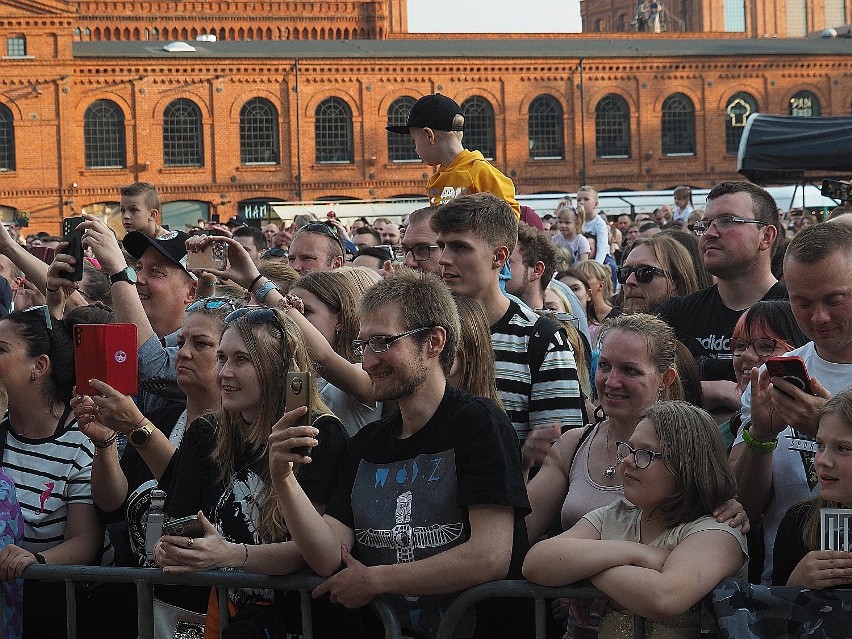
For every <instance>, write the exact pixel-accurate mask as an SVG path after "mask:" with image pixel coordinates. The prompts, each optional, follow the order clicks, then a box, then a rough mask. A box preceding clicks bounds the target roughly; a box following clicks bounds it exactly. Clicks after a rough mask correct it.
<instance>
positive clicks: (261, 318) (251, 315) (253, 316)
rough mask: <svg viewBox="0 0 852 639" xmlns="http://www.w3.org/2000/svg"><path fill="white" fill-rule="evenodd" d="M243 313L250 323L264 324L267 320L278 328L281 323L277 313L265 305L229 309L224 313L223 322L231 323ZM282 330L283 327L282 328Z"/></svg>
mask: <svg viewBox="0 0 852 639" xmlns="http://www.w3.org/2000/svg"><path fill="white" fill-rule="evenodd" d="M244 315H247V316H248V321H249V322H251V323H252V324H266V323H267V322H275V323H276V324H278V326H279V328H282V327H281V324H280V323H279V322H278V315H277V314H276V313H275V311H274V310H272V309H271V308H267V307H265V306H244V307H243V308H238V309H237V310H235V311H231V312H230V313H228V314H227V315H225V320H224V321H225V324H232V323H233V322H236V321H237V320H238V319H240V318H241V317H243V316H244ZM282 330H283V328H282Z"/></svg>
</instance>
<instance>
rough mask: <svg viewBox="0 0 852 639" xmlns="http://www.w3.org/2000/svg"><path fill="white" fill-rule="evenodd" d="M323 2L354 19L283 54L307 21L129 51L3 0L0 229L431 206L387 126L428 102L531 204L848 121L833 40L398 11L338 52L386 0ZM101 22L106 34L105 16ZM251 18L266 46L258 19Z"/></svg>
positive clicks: (61, 15)
mask: <svg viewBox="0 0 852 639" xmlns="http://www.w3.org/2000/svg"><path fill="white" fill-rule="evenodd" d="M101 4H102V3H101ZM101 4H99V3H87V4H86V5H85V6H87V7H89V8H91V7H97V6H101ZM307 4H310V3H307ZM307 4H306V3H291V4H288V5H287V6H296V7H305V6H307ZM326 5H328V6H329V7H330V6H338V5H346V6H347V7H351V8H352V11H351V12H350V15H351V22H350V24H349V26H348V27H346V26H343V25H344V22H343V18H341V17H340V16H339V15H335V17H334V18H333V20H338V21H339V22H333V21H332V22H329V24H328V25H327V26H326V27H325V28H326V32H325V33H326V39H325V40H322V39H320V35H319V34H321V33H322V31H321V29H322V28H323V27H321V26H318V28H319V29H320V31H318V35H317V39H316V40H314V39H311V37H309V38H308V39H307V40H305V39H303V38H302V37H301V35H300V36H299V39H298V40H295V39H292V37H293V34H294V33H295V32H296V31H295V30H296V29H297V28H298V29H299V30H301V29H302V28H305V27H303V26H302V22H300V21H301V20H302V17H294V18H293V20H292V24H291V25H289V26H287V25H285V24H284V23H280V24H278V27H281V28H282V29H284V28H290V29H291V31H290V34H291V39H290V40H286V39H282V40H279V39H276V38H273V39H269V40H267V39H265V37H264V39H262V40H255V41H247V40H230V39H229V38H228V37H227V36H228V34H229V32H230V31H229V30H230V29H231V26H230V25H231V23H230V22H229V21H230V20H231V18H229V17H227V16H226V17H224V18H222V17H216V18H215V19H213V18H211V19H210V20H207V19H206V18H205V19H204V20H201V19H199V20H197V21H195V24H196V27H191V26H190V24H191V23H192V22H193V21H192V20H190V19H189V18H185V17H184V18H181V19H180V20H177V18H175V19H174V22H176V23H179V26H175V27H171V26H170V27H168V28H170V29H171V28H179V29H181V30H182V29H184V28H187V29H190V30H191V29H192V28H199V29H202V28H210V29H212V28H213V27H215V30H216V35H217V40H218V41H216V42H209V41H202V42H195V41H188V42H185V43H183V44H180V43H178V44H177V46H175V43H174V42H173V41H171V40H152V39H150V34H151V32H150V28H151V27H150V26H149V27H148V28H149V39H148V40H146V39H144V38H143V37H142V34H143V33H144V30H140V32H139V39H138V40H134V39H133V37H134V36H135V29H136V26H138V27H139V28H140V29H142V26H141V25H140V24H137V25H136V26H134V27H131V26H130V25H131V24H132V20H131V19H130V18H122V19H121V20H119V19H118V18H116V21H117V22H118V23H120V24H121V25H122V26H121V27H120V28H121V29H122V34H123V30H124V28H125V26H124V25H126V28H128V29H131V32H130V33H131V39H129V40H127V39H123V35H122V39H121V40H117V41H116V40H114V39H112V40H109V41H107V40H101V41H94V40H93V41H79V40H80V39H81V38H78V37H77V35H76V31H75V30H76V29H78V28H81V27H80V25H82V24H83V23H84V22H85V20H89V18H83V17H81V16H80V15H79V14H77V13H75V12H74V5H70V4H66V3H64V2H60V1H59V0H39V1H38V2H32V1H30V0H14V1H13V0H0V6H2V7H3V9H2V11H0V15H2V16H4V17H2V18H0V39H2V40H3V41H5V45H6V49H5V52H6V53H7V55H6V56H5V57H4V58H3V59H2V61H0V71H2V72H0V210H2V213H3V217H4V219H5V220H7V221H8V220H9V219H11V218H12V216H13V214H14V212H15V210H19V211H26V212H29V213H30V215H31V218H32V224H31V226H32V227H33V228H34V229H47V230H51V231H54V232H57V231H58V229H59V220H60V219H61V217H63V216H68V215H71V214H72V213H74V212H80V211H82V210H85V211H90V212H105V211H108V210H110V208H111V207H113V206H114V203H115V202H116V201H117V199H118V197H117V192H118V188H119V187H120V186H121V185H124V184H128V183H130V182H133V181H136V180H144V181H149V182H153V183H154V184H156V185H157V186H158V187H159V188H160V190H161V193H162V196H163V201H164V202H166V203H167V204H166V206H165V207H164V210H165V216H166V222H167V223H170V224H171V225H172V226H173V227H177V226H179V225H182V224H184V223H188V222H194V221H195V220H196V219H197V218H199V217H206V216H207V215H209V214H211V213H219V214H220V215H221V216H222V218H223V219H225V218H227V217H230V216H231V215H233V214H236V213H237V212H243V213H246V214H248V215H249V216H261V217H265V216H266V215H267V214H268V208H267V204H268V202H270V201H282V200H284V201H294V200H313V199H317V198H329V199H335V198H342V197H355V198H360V199H372V198H389V197H397V196H403V195H421V194H423V192H424V183H425V179H426V177H427V175H428V172H429V168H428V167H426V166H424V165H423V164H422V163H421V162H419V161H418V160H417V157H416V155H415V154H414V153H413V148H412V147H411V145H410V142H409V140H408V138H407V137H405V136H389V135H388V134H387V133H386V131H385V130H384V126H385V124H387V122H388V120H389V119H393V120H400V121H403V122H404V120H405V115H406V113H407V109H408V108H410V105H411V104H412V103H413V102H414V100H416V99H417V98H418V97H420V96H422V95H425V94H428V93H432V92H435V91H439V92H441V93H444V94H446V95H449V96H451V97H452V98H454V99H455V100H457V101H458V102H459V103H460V104H462V106H463V109H464V110H465V113H466V116H467V131H466V134H465V143H466V144H467V145H468V146H469V148H479V149H480V150H482V151H483V152H484V153H485V154H486V155H487V156H489V157H491V158H493V161H494V163H495V164H496V165H497V166H498V167H500V168H501V169H502V170H503V171H504V172H505V173H506V174H507V175H510V176H512V178H513V179H514V181H515V184H516V187H517V189H518V191H519V193H542V192H554V191H564V190H571V189H575V188H576V187H577V186H579V185H580V184H583V183H591V184H594V185H596V186H598V187H599V188H616V187H618V188H628V189H655V188H668V187H671V186H674V185H677V184H681V183H685V184H692V185H694V186H698V187H706V186H710V185H712V184H714V183H715V182H718V181H720V180H723V179H730V178H735V177H736V173H735V170H736V148H737V142H738V139H739V134H740V133H741V125H742V124H743V122H744V121H745V117H746V116H747V115H748V113H750V112H754V111H761V112H766V113H794V114H796V115H803V116H806V115H811V114H813V115H817V114H822V115H848V114H849V113H850V112H852V56H850V53H852V41H850V40H846V39H842V38H837V39H833V40H823V39H748V38H745V37H743V36H739V37H734V38H727V39H722V38H719V37H715V36H712V35H696V34H692V35H690V36H688V37H683V36H681V37H666V36H662V37H655V38H648V37H646V36H643V35H637V34H633V35H629V34H625V35H618V36H610V37H595V36H594V35H576V34H575V35H571V36H567V37H563V36H560V37H555V36H553V37H527V36H523V37H521V36H514V37H499V36H495V37H481V36H477V37H476V38H473V37H452V36H445V35H442V36H441V40H440V41H439V42H436V39H435V38H434V37H430V36H414V35H404V34H401V33H399V34H398V36H397V37H393V38H388V37H387V34H388V33H396V30H395V29H394V28H392V25H393V16H394V15H397V16H398V13H399V12H397V13H396V14H393V12H390V11H388V10H384V14H383V15H384V18H383V20H384V22H382V23H381V24H378V23H374V27H370V28H375V29H376V31H375V39H360V37H361V36H360V31H359V32H358V33H359V35H358V38H356V39H352V33H353V31H350V39H349V40H345V39H343V38H341V39H339V40H338V39H328V34H329V29H332V30H333V32H334V33H335V37H336V31H337V29H338V28H340V29H345V28H350V29H355V28H356V25H360V24H361V23H359V22H358V20H360V19H361V18H362V17H363V15H365V14H364V11H362V9H364V10H366V9H367V8H368V7H371V6H372V7H376V6H377V3H366V2H363V3H358V2H349V3H337V4H335V3H331V4H329V3H319V4H318V5H311V6H312V7H313V6H317V7H320V8H322V7H323V6H326ZM79 6H80V7H83V6H84V5H82V4H81V5H79ZM103 6H104V7H106V6H107V5H103ZM108 6H109V7H110V8H112V7H113V6H116V5H114V4H113V3H109V5H108ZM122 6H123V5H122ZM149 6H153V7H155V9H156V7H159V11H158V12H157V13H156V15H166V14H169V13H175V14H176V13H177V12H171V11H169V7H170V6H171V5H167V4H166V3H163V4H162V5H159V4H157V3H153V4H151V5H149ZM182 6H191V7H192V6H198V7H201V8H203V7H213V8H215V7H216V6H218V4H217V3H198V4H197V5H196V4H194V3H188V4H186V5H182ZM252 6H253V5H252ZM264 6H266V5H265V4H264ZM383 6H386V5H383ZM387 6H389V5H387ZM401 6H402V5H401ZM201 8H199V9H198V11H199V13H201V11H202V9H201ZM137 9H138V8H137ZM87 10H89V9H87ZM110 10H112V9H110ZM204 10H205V11H206V10H207V9H204ZM104 11H106V9H104ZM316 13H317V12H316V10H314V13H312V14H310V15H312V16H313V15H316ZM322 13H323V11H322V10H320V14H322ZM326 13H327V12H326ZM374 13H375V14H376V15H378V13H381V12H379V11H378V10H376V11H375V12H374ZM99 20H100V22H99V23H97V24H98V25H100V28H101V29H102V30H101V35H102V36H103V34H104V33H106V31H104V29H105V27H104V26H103V25H104V24H105V23H106V22H108V21H107V20H106V17H102V18H99ZM164 20H165V19H164ZM181 20H182V21H183V22H181ZM234 20H235V21H236V18H234ZM146 22H148V23H151V24H153V23H156V24H160V25H165V24H167V23H168V21H165V22H162V21H159V18H158V20H155V21H154V22H151V20H146ZM254 22H255V24H254V28H255V29H260V28H263V29H264V33H265V29H266V28H267V25H266V23H265V22H263V20H255V21H254ZM86 24H90V25H92V26H87V27H85V28H87V29H90V30H92V31H93V30H94V29H95V28H97V26H94V25H95V24H96V22H92V21H90V22H88V23H86ZM241 24H242V23H241ZM245 25H248V22H245ZM245 25H244V26H240V27H237V26H236V23H234V25H233V26H234V28H237V29H239V28H248V27H247V26H245ZM330 25H336V26H330ZM389 25H390V26H389ZM278 27H276V28H278ZM156 28H157V29H158V33H159V34H162V33H163V32H164V31H165V29H166V27H165V26H157V27H156ZM220 28H225V29H226V38H225V39H224V40H222V39H220V38H218V35H219V34H220V33H221V32H220V31H219V29H220ZM269 28H271V26H270V27H269ZM361 28H364V29H368V26H366V24H365V25H364V26H363V27H362V26H357V29H359V30H360V29H361ZM380 28H381V29H383V31H382V33H381V34H380V33H379V31H378V30H379V29H380ZM311 29H313V27H311ZM312 33H313V32H312V31H309V35H311V34H312ZM256 36H257V33H256V32H255V37H256ZM110 37H111V38H112V37H113V35H110ZM158 37H159V36H158ZM379 38H384V39H379ZM2 44H3V42H0V45H2Z"/></svg>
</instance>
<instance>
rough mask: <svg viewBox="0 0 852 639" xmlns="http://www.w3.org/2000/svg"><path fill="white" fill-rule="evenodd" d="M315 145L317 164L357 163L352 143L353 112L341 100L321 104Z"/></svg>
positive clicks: (316, 126) (324, 101) (329, 100)
mask: <svg viewBox="0 0 852 639" xmlns="http://www.w3.org/2000/svg"><path fill="white" fill-rule="evenodd" d="M315 118H316V120H315V122H314V137H315V141H314V144H315V146H316V156H317V162H318V163H320V164H329V163H351V162H354V161H355V149H354V146H353V143H352V110H351V109H350V108H349V105H348V104H346V102H344V101H343V100H341V99H340V98H328V99H327V100H323V101H322V102H320V104H319V106H318V107H317V110H316V113H315Z"/></svg>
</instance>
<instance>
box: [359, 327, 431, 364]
mask: <svg viewBox="0 0 852 639" xmlns="http://www.w3.org/2000/svg"><path fill="white" fill-rule="evenodd" d="M433 328H434V327H433V326H421V327H420V328H413V329H411V330H410V331H405V332H404V333H399V334H398V335H373V336H372V337H371V338H370V339H353V340H352V351H353V352H354V353H355V357H363V356H364V346H369V347H370V350H371V351H373V352H374V353H376V354H377V355H378V354H379V353H385V352H387V350H388V349H389V348H390V347H391V344H393V343H394V342H396V341H397V340H401V339H402V338H403V337H408V336H409V335H414V334H415V333H421V332H423V331H431V330H432V329H433Z"/></svg>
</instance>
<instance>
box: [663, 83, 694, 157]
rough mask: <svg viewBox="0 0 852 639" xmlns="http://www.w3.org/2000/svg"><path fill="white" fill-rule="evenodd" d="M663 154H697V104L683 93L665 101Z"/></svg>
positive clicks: (673, 95)
mask: <svg viewBox="0 0 852 639" xmlns="http://www.w3.org/2000/svg"><path fill="white" fill-rule="evenodd" d="M661 130H662V138H663V155H695V105H694V104H693V103H692V100H690V99H689V98H688V97H687V96H685V95H684V94H683V93H674V94H672V95H670V96H669V97H667V98H666V99H665V101H664V102H663V114H662V123H661Z"/></svg>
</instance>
